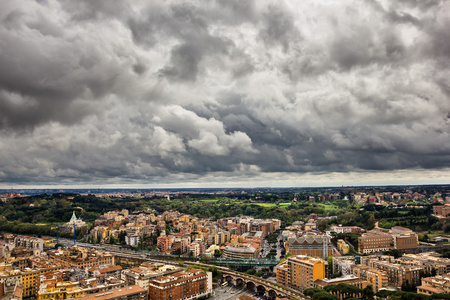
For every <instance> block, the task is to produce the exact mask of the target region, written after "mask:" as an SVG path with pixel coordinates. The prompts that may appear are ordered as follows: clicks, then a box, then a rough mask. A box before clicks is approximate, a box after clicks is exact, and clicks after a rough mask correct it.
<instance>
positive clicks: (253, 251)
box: [222, 243, 259, 259]
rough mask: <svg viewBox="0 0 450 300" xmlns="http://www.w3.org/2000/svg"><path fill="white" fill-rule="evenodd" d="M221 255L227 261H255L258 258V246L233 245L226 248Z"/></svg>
mask: <svg viewBox="0 0 450 300" xmlns="http://www.w3.org/2000/svg"><path fill="white" fill-rule="evenodd" d="M222 255H223V257H224V258H229V259H255V258H258V257H259V244H248V243H234V244H231V245H229V246H226V247H225V248H224V249H223V254H222Z"/></svg>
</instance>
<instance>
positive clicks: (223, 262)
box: [208, 258, 280, 267]
mask: <svg viewBox="0 0 450 300" xmlns="http://www.w3.org/2000/svg"><path fill="white" fill-rule="evenodd" d="M208 262H209V263H210V264H214V265H218V266H254V267H258V266H269V267H274V266H276V265H278V264H279V263H280V261H279V260H277V259H248V260H241V259H225V258H218V259H211V260H210V261H208Z"/></svg>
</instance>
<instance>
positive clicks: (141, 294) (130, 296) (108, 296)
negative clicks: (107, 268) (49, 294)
mask: <svg viewBox="0 0 450 300" xmlns="http://www.w3.org/2000/svg"><path fill="white" fill-rule="evenodd" d="M147 295H148V291H147V290H145V289H143V288H141V287H139V286H137V285H133V286H127V287H123V288H120V289H115V290H111V291H108V292H101V293H96V294H91V295H85V296H83V297H78V298H73V299H74V300H75V299H76V300H147V298H148V296H147Z"/></svg>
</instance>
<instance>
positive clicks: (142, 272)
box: [121, 262, 182, 289]
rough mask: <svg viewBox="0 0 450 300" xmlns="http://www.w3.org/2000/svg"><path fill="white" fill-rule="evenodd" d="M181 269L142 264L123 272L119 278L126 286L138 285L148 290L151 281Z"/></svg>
mask: <svg viewBox="0 0 450 300" xmlns="http://www.w3.org/2000/svg"><path fill="white" fill-rule="evenodd" d="M181 271H182V268H180V267H177V266H174V265H165V264H160V263H149V262H146V263H143V264H141V265H140V266H139V267H133V268H131V269H127V270H123V271H122V275H121V278H122V280H124V281H125V283H126V284H127V285H138V286H140V287H141V288H144V289H148V287H149V282H150V280H151V279H153V278H156V277H161V276H166V275H170V274H173V273H177V272H181Z"/></svg>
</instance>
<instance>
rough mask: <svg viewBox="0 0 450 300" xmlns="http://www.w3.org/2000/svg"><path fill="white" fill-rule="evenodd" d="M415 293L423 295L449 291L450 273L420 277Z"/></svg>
mask: <svg viewBox="0 0 450 300" xmlns="http://www.w3.org/2000/svg"><path fill="white" fill-rule="evenodd" d="M417 293H418V294H423V295H432V294H444V293H445V294H448V293H450V274H445V275H437V276H433V277H426V278H422V284H421V285H420V286H418V287H417Z"/></svg>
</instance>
